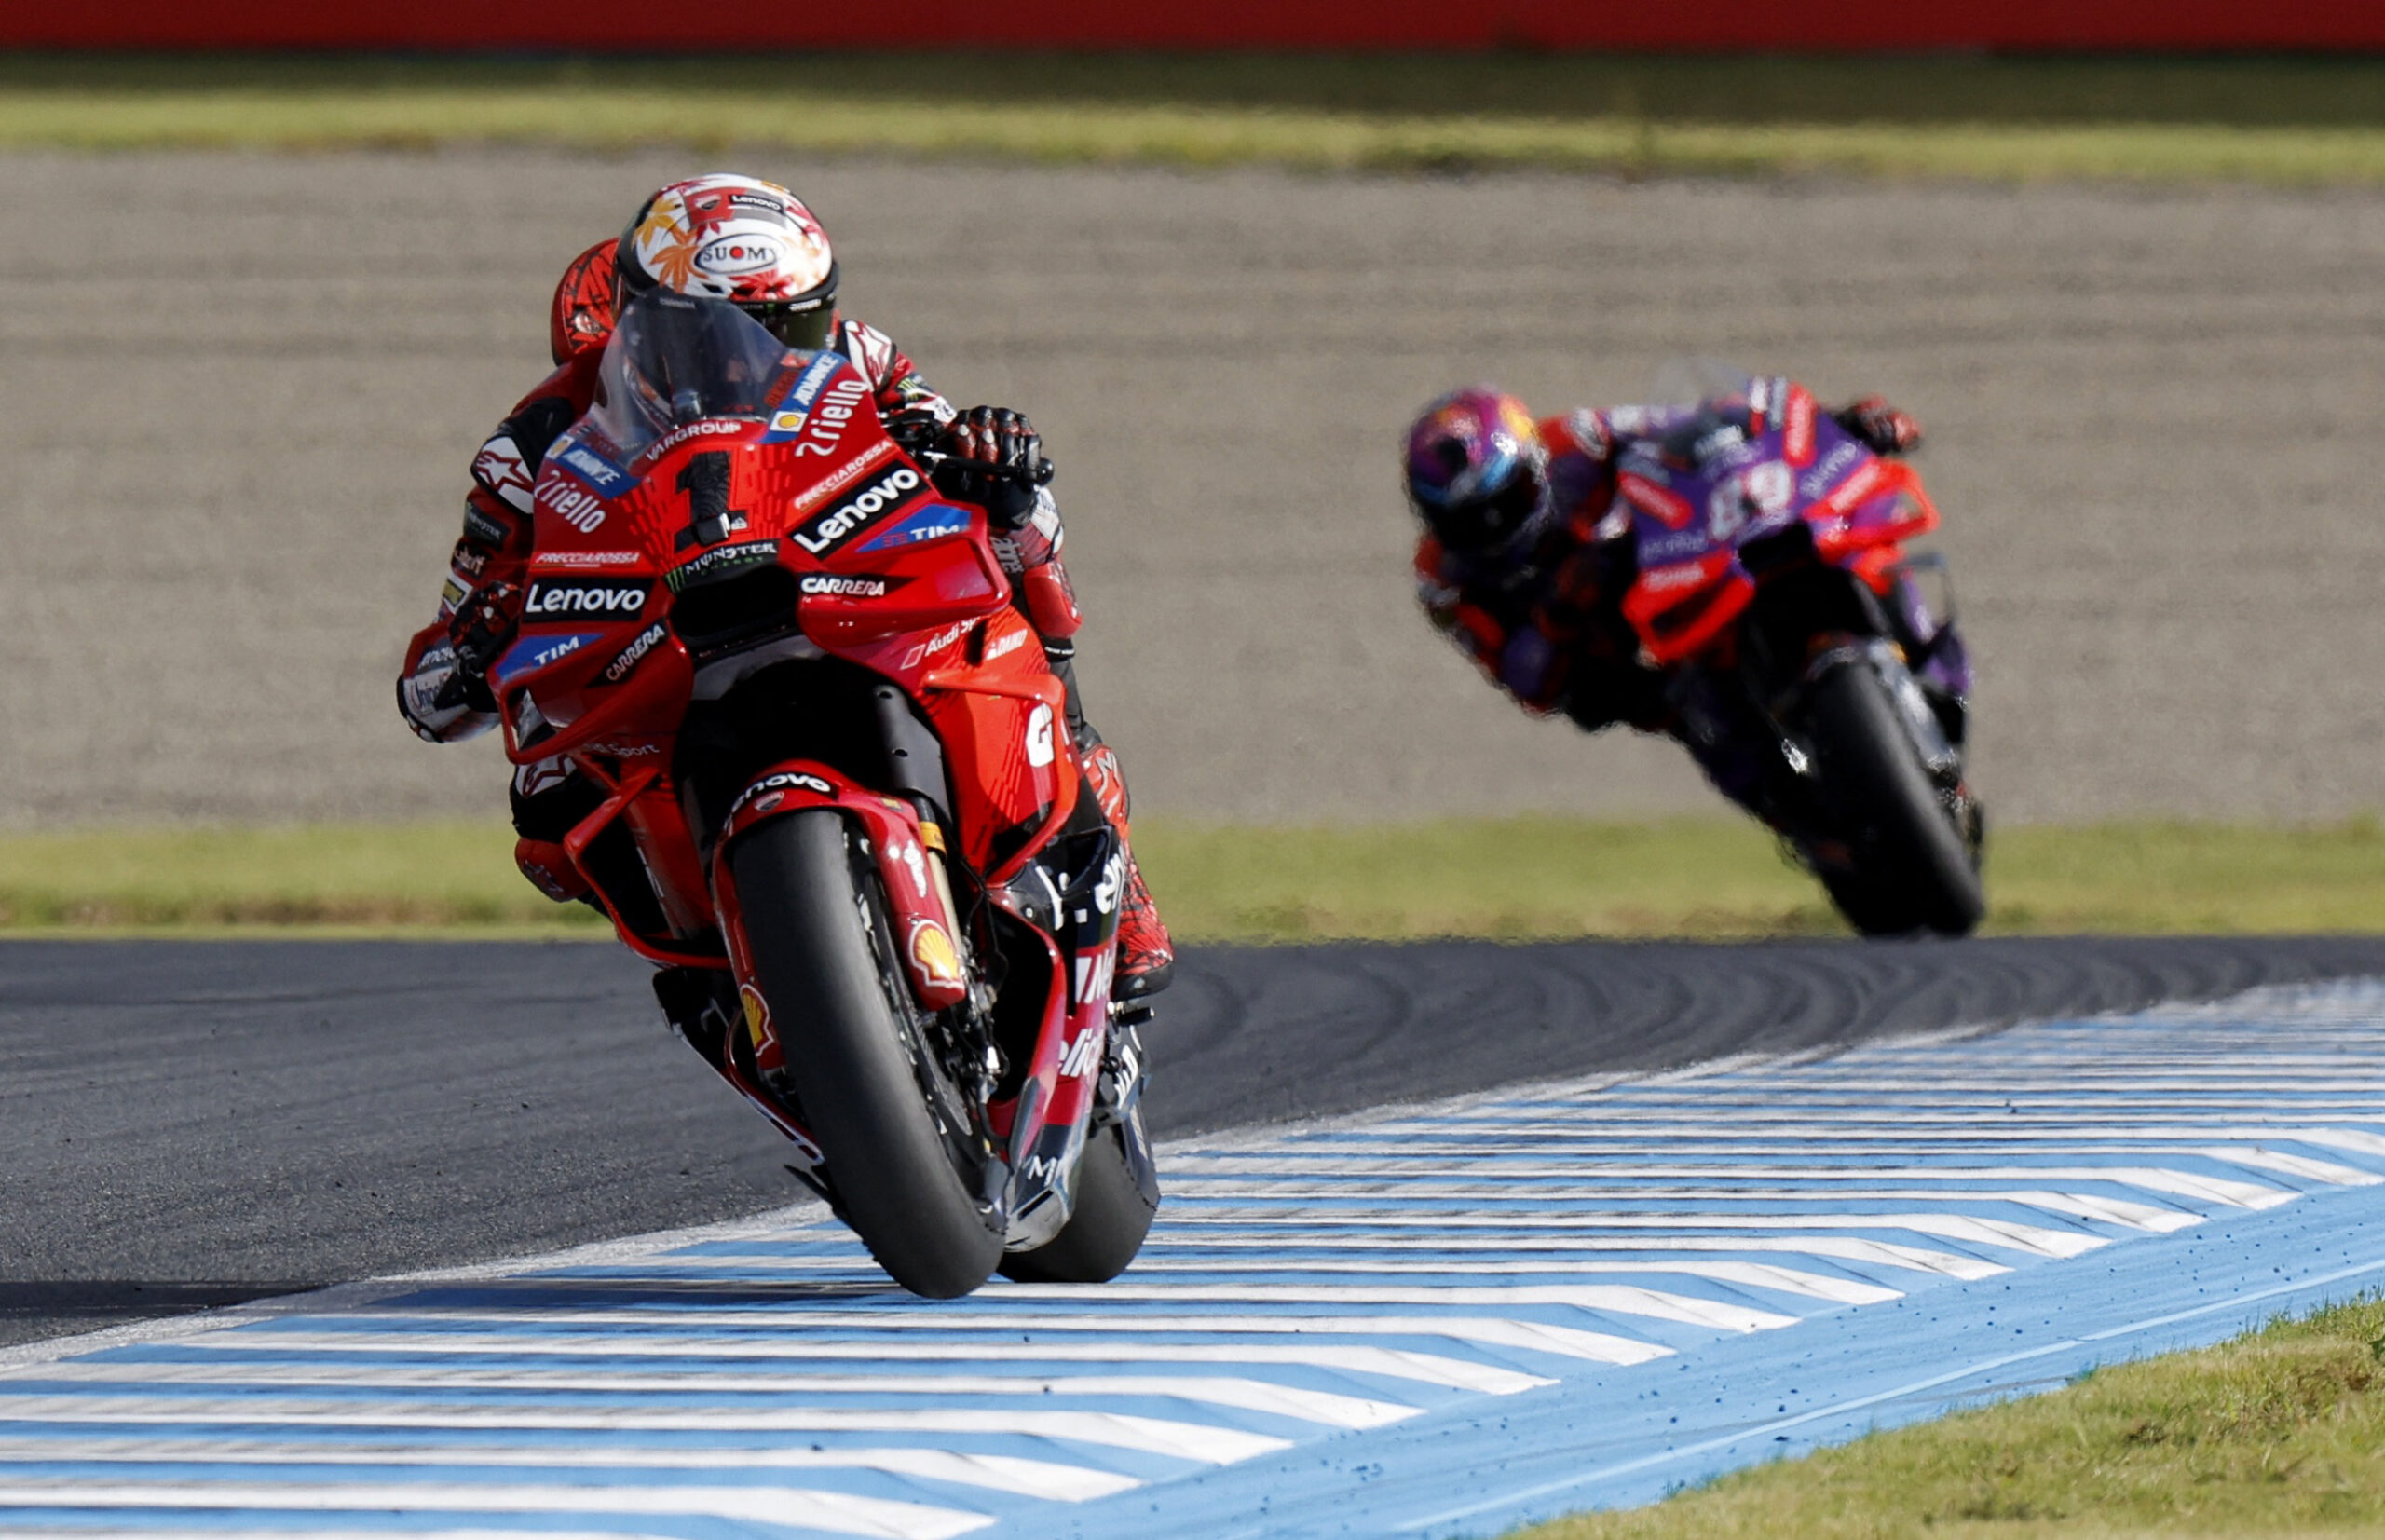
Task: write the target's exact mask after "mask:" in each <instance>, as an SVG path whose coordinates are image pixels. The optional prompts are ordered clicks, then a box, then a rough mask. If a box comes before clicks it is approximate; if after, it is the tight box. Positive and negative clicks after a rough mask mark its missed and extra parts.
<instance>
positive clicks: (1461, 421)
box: [1407, 385, 1555, 556]
mask: <svg viewBox="0 0 2385 1540" xmlns="http://www.w3.org/2000/svg"><path fill="white" fill-rule="evenodd" d="M1407 467H1408V500H1409V501H1410V502H1411V503H1413V504H1414V505H1415V508H1416V512H1417V516H1418V517H1420V518H1422V519H1423V520H1424V525H1425V527H1426V528H1428V529H1430V530H1431V531H1432V532H1433V533H1434V535H1435V536H1436V537H1438V538H1439V540H1440V542H1441V545H1442V548H1443V549H1445V550H1447V551H1450V552H1453V553H1455V554H1457V555H1461V556H1499V555H1506V554H1508V553H1510V552H1521V551H1524V550H1526V549H1528V548H1529V547H1530V546H1531V545H1532V544H1533V541H1535V540H1537V539H1538V538H1539V537H1540V532H1541V531H1542V530H1543V529H1545V528H1547V525H1548V520H1549V517H1550V514H1551V511H1553V509H1554V507H1555V503H1554V502H1553V500H1552V499H1551V498H1550V497H1549V492H1548V451H1547V449H1545V448H1543V447H1542V446H1541V443H1540V435H1539V433H1538V432H1537V431H1536V430H1535V429H1533V420H1532V414H1531V413H1530V412H1528V411H1526V410H1525V409H1524V403H1523V402H1520V401H1519V400H1517V399H1516V398H1515V397H1513V396H1510V395H1508V394H1507V393H1506V392H1505V391H1503V390H1500V389H1498V388H1495V387H1492V386H1488V385H1477V386H1472V387H1469V388H1466V389H1464V390H1453V391H1451V392H1450V393H1449V394H1448V395H1446V396H1443V397H1442V398H1441V399H1440V400H1438V401H1437V402H1434V403H1433V404H1432V405H1430V406H1428V407H1426V408H1424V415H1423V416H1419V417H1418V418H1417V419H1416V425H1415V426H1414V427H1413V428H1411V429H1409V430H1408V461H1407Z"/></svg>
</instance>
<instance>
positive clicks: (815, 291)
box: [614, 176, 837, 352]
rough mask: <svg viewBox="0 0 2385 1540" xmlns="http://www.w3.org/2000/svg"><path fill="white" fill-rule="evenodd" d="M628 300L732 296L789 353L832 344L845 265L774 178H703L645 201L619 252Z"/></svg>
mask: <svg viewBox="0 0 2385 1540" xmlns="http://www.w3.org/2000/svg"><path fill="white" fill-rule="evenodd" d="M614 268H615V271H616V272H617V273H618V274H619V276H620V299H621V300H622V301H624V302H626V301H628V300H630V299H632V298H634V297H635V296H636V295H639V294H642V293H646V292H647V290H649V289H668V290H669V291H671V292H672V293H676V294H688V295H690V296H692V297H695V298H698V299H725V300H728V301H729V303H730V304H732V305H735V306H736V307H738V308H740V309H742V310H743V311H745V312H746V313H747V314H748V315H751V316H752V317H754V319H755V320H758V321H760V322H761V323H762V324H763V325H765V326H767V327H769V328H770V331H771V333H772V334H775V335H776V336H777V337H778V339H779V340H780V341H782V342H784V343H785V344H786V345H787V346H788V347H790V348H809V349H811V350H813V351H815V352H816V351H818V350H819V349H821V348H825V347H827V346H828V342H829V339H830V337H831V336H832V335H833V334H834V332H835V330H836V320H837V259H836V255H835V253H834V252H831V251H830V250H829V249H828V233H827V232H826V231H825V230H823V229H822V228H821V227H820V222H819V221H818V220H817V219H814V218H813V217H811V210H809V209H807V208H805V207H804V206H803V202H802V200H801V199H800V198H797V197H796V196H795V195H794V194H793V193H791V192H788V191H787V190H786V189H785V188H784V187H782V186H780V185H779V184H776V183H774V182H757V181H756V180H754V179H753V178H752V177H744V176H700V177H696V178H693V179H692V180H689V181H687V182H675V183H673V184H671V185H669V186H667V187H665V188H663V189H662V190H661V191H660V192H658V193H656V194H655V195H654V196H653V197H652V198H647V200H646V206H645V207H644V208H641V209H640V210H638V211H637V217H636V218H635V219H633V220H631V221H630V227H629V228H628V229H627V230H625V231H623V232H622V234H621V238H620V245H619V246H618V247H617V248H616V249H615V252H614Z"/></svg>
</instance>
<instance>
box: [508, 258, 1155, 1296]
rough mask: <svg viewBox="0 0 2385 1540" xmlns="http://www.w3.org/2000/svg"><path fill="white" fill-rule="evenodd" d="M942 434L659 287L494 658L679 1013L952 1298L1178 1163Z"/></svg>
mask: <svg viewBox="0 0 2385 1540" xmlns="http://www.w3.org/2000/svg"><path fill="white" fill-rule="evenodd" d="M937 463H938V462H937V457H934V456H926V455H923V456H917V457H915V456H912V455H908V454H906V453H905V452H904V451H903V449H902V448H901V447H900V446H898V445H897V444H896V443H894V441H893V440H892V439H891V438H889V437H888V436H887V434H886V432H885V430H884V429H883V427H882V426H881V425H880V423H879V418H878V415H877V413H876V411H875V410H874V408H873V404H872V402H871V399H870V391H869V388H868V385H867V383H866V382H865V380H864V379H863V378H862V377H861V375H859V374H857V373H856V372H855V371H854V370H853V368H852V365H851V364H850V363H848V362H847V361H845V360H844V359H843V358H841V357H839V356H838V355H837V354H835V353H825V352H824V353H811V352H803V351H797V350H790V349H789V348H787V347H786V346H785V345H784V344H783V343H781V342H779V341H778V340H777V339H776V338H775V337H773V336H771V335H770V333H769V332H767V331H766V330H764V329H763V328H762V327H761V326H760V325H759V324H758V323H757V322H756V321H755V320H753V319H752V318H751V317H748V316H747V315H745V314H744V313H743V311H741V310H739V309H737V308H736V307H734V306H731V305H728V304H724V303H721V302H718V301H714V300H703V299H691V298H688V297H685V296H682V295H677V294H671V293H653V294H648V295H647V296H645V297H643V298H641V299H639V300H638V301H637V302H636V303H635V304H634V305H632V306H631V307H629V308H628V309H627V310H626V311H625V312H624V314H623V315H622V316H621V318H620V325H619V328H618V330H617V332H616V334H615V335H614V337H613V339H612V341H611V343H610V344H609V346H608V347H607V349H606V356H605V359H604V361H603V366H602V371H601V376H600V380H599V383H598V385H597V388H596V394H595V398H594V404H593V406H592V407H591V409H590V411H589V412H588V414H587V415H586V416H583V417H582V418H581V419H580V421H579V422H578V423H577V424H575V425H574V426H573V427H572V428H571V429H570V430H569V431H567V432H566V433H565V434H564V435H563V436H562V437H561V438H560V439H559V440H557V441H556V443H555V444H554V446H553V447H552V449H551V450H550V451H549V452H548V454H547V457H546V458H545V460H544V462H543V463H542V465H541V467H540V470H539V475H538V484H537V488H536V499H537V513H536V518H537V554H536V555H535V556H534V557H533V558H532V560H531V563H530V569H529V574H528V577H527V579H525V580H526V582H527V585H528V586H527V592H526V593H525V603H524V609H523V617H522V626H521V630H520V633H519V634H518V636H517V637H516V638H515V639H514V640H513V641H512V643H511V646H510V647H508V648H507V649H506V650H505V651H504V652H503V653H502V654H501V655H500V656H498V657H497V659H496V660H495V661H494V662H493V663H492V664H491V665H490V667H489V669H488V674H487V677H488V683H489V686H490V688H491V689H492V690H493V691H494V693H495V695H496V697H497V702H498V704H499V707H500V711H501V714H502V718H503V721H504V727H505V741H506V751H507V754H508V755H509V756H510V757H511V759H512V760H513V761H514V763H516V764H533V763H538V762H540V761H548V760H565V761H568V763H570V764H571V765H572V766H574V767H576V768H577V769H578V770H579V771H580V772H581V773H582V774H584V775H586V776H587V777H588V778H589V779H590V780H591V781H592V782H593V783H594V784H597V785H598V786H599V787H601V788H602V789H603V790H604V792H605V793H606V797H605V800H604V802H603V805H602V806H601V807H599V808H597V809H596V811H593V813H591V814H590V815H589V816H588V817H587V818H586V819H585V820H583V821H582V822H581V823H580V824H579V825H578V826H576V827H575V828H573V829H572V830H571V832H570V834H569V835H568V837H567V838H566V839H565V841H564V846H565V849H566V851H567V852H569V853H570V855H571V858H572V860H573V861H574V862H575V863H577V864H578V865H579V868H580V870H581V871H582V873H583V874H584V875H586V876H587V877H588V878H589V879H590V880H591V881H592V882H593V884H594V887H595V891H596V893H597V894H598V895H599V896H600V897H601V899H602V901H603V903H604V905H605V906H606V910H607V912H608V913H609V914H610V916H611V918H612V920H613V923H614V925H615V927H616V929H617V930H618V931H619V933H620V938H621V940H622V941H623V942H624V943H625V944H627V945H628V946H629V947H631V948H632V949H633V950H634V951H636V952H637V953H639V954H640V955H641V956H643V957H646V958H647V959H648V960H650V961H654V962H657V963H661V964H663V965H665V969H666V971H665V973H664V974H663V975H662V977H661V980H660V981H659V984H658V990H657V992H658V993H659V994H661V995H663V996H664V997H665V999H664V1003H665V1006H666V1010H667V1011H668V1013H669V1014H670V1015H671V1016H672V1017H673V1019H674V1021H675V1024H676V1025H677V1026H678V1027H679V1029H680V1030H681V1032H682V1033H683V1034H684V1035H686V1036H687V1037H688V1040H689V1042H690V1043H693V1044H694V1046H695V1047H696V1048H697V1050H698V1051H699V1052H701V1053H702V1055H703V1056H704V1057H705V1058H706V1059H707V1060H708V1061H709V1062H710V1063H711V1064H712V1066H713V1068H714V1069H715V1070H718V1071H719V1073H720V1074H721V1075H722V1076H723V1077H724V1078H726V1079H727V1080H728V1081H729V1083H730V1084H731V1085H734V1086H735V1087H736V1088H737V1089H738V1090H739V1091H740V1092H741V1093H743V1095H744V1096H745V1097H746V1098H747V1099H748V1100H749V1101H751V1102H752V1103H753V1104H754V1105H755V1106H756V1108H758V1109H760V1111H761V1112H762V1115H763V1116H765V1117H767V1118H769V1119H770V1122H771V1123H772V1124H775V1125H776V1126H777V1127H778V1129H779V1130H780V1131H781V1132H782V1133H784V1135H785V1136H786V1137H787V1138H788V1139H790V1140H791V1141H792V1142H793V1144H794V1147H795V1151H796V1152H797V1162H796V1164H795V1165H793V1166H792V1167H791V1169H794V1170H795V1171H797V1174H798V1175H799V1176H800V1177H802V1179H804V1180H805V1181H806V1182H807V1183H809V1184H810V1185H811V1187H813V1188H814V1189H815V1190H816V1191H818V1192H820V1193H821V1195H822V1196H824V1197H825V1198H826V1199H827V1200H828V1202H829V1203H830V1204H831V1205H832V1206H834V1207H835V1209H836V1211H837V1213H838V1215H839V1216H840V1217H841V1218H842V1219H843V1220H845V1222H846V1223H848V1224H850V1225H851V1226H852V1228H853V1230H854V1231H855V1232H856V1233H859V1234H860V1236H861V1238H862V1240H863V1241H864V1242H865V1244H866V1245H867V1246H868V1247H869V1249H870V1251H871V1253H872V1254H873V1255H874V1256H876V1257H877V1259H878V1261H879V1263H880V1264H881V1265H883V1266H884V1267H885V1269H886V1270H887V1272H888V1273H890V1274H893V1277H894V1278H895V1280H896V1281H897V1282H899V1283H900V1284H902V1285H903V1287H905V1288H908V1289H911V1290H912V1291H914V1292H916V1293H920V1294H923V1295H928V1296H931V1297H935V1298H948V1297H952V1296H955V1295H960V1294H965V1293H967V1292H968V1291H970V1290H971V1289H973V1288H976V1287H977V1286H978V1285H979V1284H980V1283H982V1282H984V1281H985V1279H986V1277H987V1276H988V1274H991V1273H992V1272H994V1271H995V1270H996V1269H997V1267H999V1268H1000V1269H1001V1271H1002V1272H1003V1273H1005V1274H1008V1275H1009V1276H1011V1277H1014V1278H1023V1279H1036V1280H1053V1281H1070V1282H1094V1281H1099V1280H1102V1279H1106V1278H1109V1277H1111V1276H1112V1275H1113V1274H1116V1273H1117V1272H1119V1271H1120V1270H1121V1269H1123V1268H1124V1266H1125V1265H1126V1264H1127V1263H1128V1262H1129V1261H1132V1260H1133V1258H1134V1256H1135V1254H1136V1252H1137V1251H1138V1249H1139V1248H1140V1247H1141V1245H1142V1240H1143V1235H1144V1233H1145V1232H1146V1231H1147V1230H1148V1229H1149V1227H1150V1225H1151V1220H1152V1212H1153V1210H1154V1209H1155V1208H1156V1206H1157V1205H1158V1202H1159V1184H1158V1179H1157V1176H1156V1173H1155V1171H1154V1169H1153V1166H1152V1155H1151V1147H1150V1141H1149V1139H1148V1138H1147V1137H1146V1135H1145V1132H1144V1127H1143V1121H1142V1115H1141V1110H1140V1105H1139V1098H1140V1092H1141V1085H1142V1064H1141V1056H1140V1052H1139V1048H1138V1043H1137V1039H1136V1032H1135V1027H1136V1023H1137V1021H1138V1020H1139V1019H1141V1018H1142V1017H1143V1016H1145V1015H1148V1010H1147V1008H1141V1007H1119V1006H1113V1005H1112V1003H1111V998H1110V995H1111V975H1112V971H1113V968H1114V966H1115V961H1116V953H1117V941H1116V937H1117V926H1118V909H1119V901H1120V897H1121V893H1122V889H1123V887H1124V875H1125V861H1124V853H1123V852H1122V850H1121V848H1120V845H1119V841H1118V838H1117V836H1116V834H1115V833H1114V832H1113V831H1112V830H1111V827H1110V825H1108V824H1107V823H1106V822H1105V821H1104V820H1103V819H1102V817H1101V815H1100V811H1099V809H1098V807H1097V804H1096V802H1095V799H1094V797H1093V796H1092V794H1091V793H1090V791H1089V790H1087V789H1086V788H1085V786H1084V785H1083V782H1082V780H1081V778H1080V773H1079V768H1078V764H1077V759H1076V756H1075V752H1074V748H1073V745H1072V744H1071V743H1070V736H1069V733H1068V731H1067V730H1066V728H1065V725H1064V721H1063V706H1064V698H1063V694H1062V688H1061V685H1060V682H1059V680H1058V679H1056V677H1055V676H1054V675H1053V674H1052V672H1051V670H1050V668H1049V666H1048V664H1047V663H1046V661H1045V659H1044V656H1043V648H1042V647H1041V646H1040V645H1039V643H1038V638H1037V636H1036V634H1035V632H1034V630H1033V628H1032V627H1031V626H1030V625H1029V623H1028V621H1027V620H1026V619H1025V618H1024V617H1022V616H1021V615H1020V614H1019V613H1018V612H1017V611H1016V609H1015V608H1014V607H1013V606H1012V605H1011V603H1010V588H1009V585H1008V583H1007V581H1006V580H1005V579H1004V576H1003V573H1002V567H1001V566H1000V565H999V563H998V562H997V561H996V559H995V556H994V552H993V548H992V545H991V544H990V542H989V539H988V524H987V518H986V514H985V511H984V510H983V509H982V508H980V507H977V506H974V505H973V504H970V503H968V502H965V501H961V500H959V499H957V498H954V497H948V496H947V495H945V493H944V492H942V491H941V490H939V488H938V485H937V484H936V478H935V475H934V470H935V469H936V465H937ZM979 473H983V472H982V471H980V472H979ZM1044 473H1046V474H1048V468H1045V470H1044Z"/></svg>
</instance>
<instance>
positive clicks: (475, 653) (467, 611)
mask: <svg viewBox="0 0 2385 1540" xmlns="http://www.w3.org/2000/svg"><path fill="white" fill-rule="evenodd" d="M521 593H522V591H521V590H520V589H518V588H516V587H514V586H513V585H512V584H511V583H484V584H483V585H482V586H480V587H479V588H476V589H474V590H472V591H471V593H468V594H466V595H464V602H463V603H462V604H460V605H457V606H456V613H455V615H454V616H453V617H452V618H451V619H449V620H448V621H447V640H448V641H449V643H450V644H452V645H453V646H454V647H455V648H456V672H455V674H454V675H452V676H451V677H450V678H449V679H448V681H447V683H446V685H445V686H444V688H442V689H441V690H440V692H439V701H438V704H440V705H442V706H470V707H471V709H472V710H474V711H495V710H496V709H497V697H496V696H495V695H494V694H492V693H491V692H490V690H489V688H488V677H487V675H488V670H489V665H490V664H491V663H494V662H496V661H497V654H498V653H500V652H503V651H504V650H505V645H506V644H507V643H508V642H511V640H513V633H514V631H515V630H516V629H517V628H518V626H519V625H520V623H521V622H520V620H519V619H518V617H517V616H516V614H515V609H514V601H515V600H516V599H517V598H519V597H520V595H521Z"/></svg>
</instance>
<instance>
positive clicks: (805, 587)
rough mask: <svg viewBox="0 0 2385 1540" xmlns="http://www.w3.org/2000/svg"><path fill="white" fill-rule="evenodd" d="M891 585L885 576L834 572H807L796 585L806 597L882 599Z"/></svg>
mask: <svg viewBox="0 0 2385 1540" xmlns="http://www.w3.org/2000/svg"><path fill="white" fill-rule="evenodd" d="M893 586H894V585H893V582H892V581H891V580H890V579H885V578H879V577H866V576H863V575H861V574H859V573H853V574H845V573H836V572H807V573H805V574H804V575H803V580H802V582H801V583H799V584H798V585H797V587H798V589H799V591H800V592H801V593H803V594H804V595H805V596H806V597H807V598H811V597H818V598H828V599H883V598H884V597H886V595H887V593H889V592H890V591H892V590H893Z"/></svg>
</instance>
